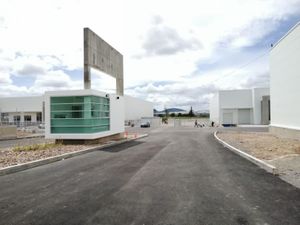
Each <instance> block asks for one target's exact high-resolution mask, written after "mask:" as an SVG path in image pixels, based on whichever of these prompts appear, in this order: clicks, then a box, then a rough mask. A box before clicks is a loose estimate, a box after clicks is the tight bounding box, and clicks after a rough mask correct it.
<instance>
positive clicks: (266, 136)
mask: <svg viewBox="0 0 300 225" xmlns="http://www.w3.org/2000/svg"><path fill="white" fill-rule="evenodd" d="M218 137H219V138H221V139H222V140H224V141H225V142H227V143H228V144H230V145H232V146H234V147H236V148H238V149H240V150H242V151H244V152H246V153H248V154H250V155H253V156H255V157H256V158H259V159H262V160H264V161H265V162H267V163H269V164H271V165H273V166H275V167H276V168H277V169H278V171H279V176H280V178H281V179H283V180H285V181H286V182H288V183H291V184H293V185H294V186H296V187H298V188H300V141H299V140H294V139H289V138H279V137H277V136H275V135H272V134H270V133H267V132H264V133H263V132H241V131H240V132H233V131H230V132H220V133H218Z"/></svg>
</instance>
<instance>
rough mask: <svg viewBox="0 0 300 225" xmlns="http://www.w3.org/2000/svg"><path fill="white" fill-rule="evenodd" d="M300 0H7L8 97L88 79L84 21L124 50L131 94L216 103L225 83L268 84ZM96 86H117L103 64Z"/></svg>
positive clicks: (202, 105) (0, 43)
mask: <svg viewBox="0 0 300 225" xmlns="http://www.w3.org/2000/svg"><path fill="white" fill-rule="evenodd" d="M299 21H300V0H243V1H240V0H226V1H224V0H185V1H180V0H178V1H177V0H151V1H150V0H148V1H146V0H127V1H123V0H109V1H108V0H94V1H93V0H70V1H68V0H26V1H22V0H1V1H0V97H3V96H27V95H39V94H42V93H43V92H44V91H48V90H65V89H82V88H83V75H82V74H83V73H82V71H83V28H84V27H89V28H91V29H92V30H93V31H94V32H96V33H97V34H98V35H99V36H100V37H102V38H103V39H104V40H106V41H107V42H109V43H110V44H111V45H112V46H114V47H115V48H116V49H117V50H119V51H120V52H121V53H122V54H123V56H124V76H125V94H128V95H132V96H135V97H138V98H142V99H145V100H149V101H152V102H154V103H155V106H156V108H158V109H162V108H163V107H165V106H166V107H181V108H189V107H190V106H193V108H194V109H196V110H205V109H208V101H209V99H210V98H211V96H212V95H213V93H215V92H216V91H217V90H218V89H236V88H252V87H267V86H268V85H269V66H268V60H269V50H270V45H271V44H272V43H276V41H278V40H279V39H280V37H282V36H283V35H284V34H285V33H286V32H287V31H288V30H289V29H290V28H291V27H293V26H294V25H295V24H296V23H297V22H299ZM92 86H93V88H95V89H99V90H107V91H113V90H112V89H113V88H114V83H113V80H112V78H110V77H109V76H107V75H103V74H102V73H100V72H98V71H94V70H93V76H92Z"/></svg>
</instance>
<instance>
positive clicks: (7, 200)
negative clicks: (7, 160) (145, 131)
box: [0, 128, 300, 225]
mask: <svg viewBox="0 0 300 225" xmlns="http://www.w3.org/2000/svg"><path fill="white" fill-rule="evenodd" d="M0 224H3V225H12V224H17V225H21V224H26V225H29V224H43V225H45V224H59V225H63V224H68V225H70V224H76V225H77V224H78V225H79V224H80V225H81V224H122V225H126V224H136V225H143V224H145V225H152V224H161V225H171V224H180V225H185V224H186V225H196V224H201V225H202V224H205V225H212V224H216V225H220V224H222V225H223V224H230V225H234V224H240V225H242V224H243V225H246V224H251V225H252V224H261V225H267V224H269V225H273V224H275V225H276V224H279V225H288V224H295V225H296V224H297V225H298V224H300V190H299V189H297V188H295V187H293V186H291V185H290V184H287V183H285V182H284V181H282V180H280V179H279V178H278V177H275V176H273V175H270V174H268V173H266V172H265V171H264V170H262V169H260V168H258V167H257V166H255V165H253V164H252V163H250V162H248V161H246V160H245V159H243V158H241V157H239V156H238V155H235V154H234V153H232V152H230V151H228V150H226V149H225V148H224V147H222V146H221V145H220V144H218V143H216V141H215V140H214V138H213V135H212V131H211V130H210V129H208V128H205V129H197V128H182V129H178V128H176V129H175V128H159V129H154V130H152V131H151V132H150V136H149V137H148V138H145V139H141V140H139V141H134V142H130V143H127V144H123V145H120V146H116V147H113V148H110V149H105V150H99V151H96V152H92V153H89V154H85V155H82V156H78V157H75V158H71V159H67V160H64V161H60V162H56V163H52V164H49V165H45V166H41V167H37V168H33V169H30V170H26V171H23V172H18V173H15V174H10V175H6V176H2V177H0Z"/></svg>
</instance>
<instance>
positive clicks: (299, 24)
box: [270, 21, 300, 51]
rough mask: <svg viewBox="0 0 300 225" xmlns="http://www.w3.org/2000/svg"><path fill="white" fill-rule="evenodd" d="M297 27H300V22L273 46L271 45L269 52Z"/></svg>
mask: <svg viewBox="0 0 300 225" xmlns="http://www.w3.org/2000/svg"><path fill="white" fill-rule="evenodd" d="M298 26H300V21H298V22H297V23H296V24H295V25H294V26H293V27H292V28H291V29H289V31H288V32H286V33H285V35H283V36H282V37H281V38H280V39H279V40H278V41H277V42H276V43H275V44H273V47H272V48H271V50H270V51H272V50H273V49H274V47H276V46H277V45H278V44H279V43H280V42H281V41H282V40H283V39H285V38H286V37H287V36H288V35H289V34H290V33H291V32H292V31H293V30H295V29H296V28H297V27H298Z"/></svg>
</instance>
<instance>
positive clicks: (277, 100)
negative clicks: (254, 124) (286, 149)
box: [270, 23, 300, 138]
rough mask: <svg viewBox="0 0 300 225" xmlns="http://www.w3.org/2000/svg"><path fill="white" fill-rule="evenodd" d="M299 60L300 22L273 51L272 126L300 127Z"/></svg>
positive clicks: (271, 60)
mask: <svg viewBox="0 0 300 225" xmlns="http://www.w3.org/2000/svg"><path fill="white" fill-rule="evenodd" d="M299 59H300V23H298V24H297V25H296V26H295V27H294V28H293V29H292V30H291V31H289V32H288V33H287V34H286V36H284V37H283V38H282V39H281V40H280V41H279V42H278V43H277V44H276V45H275V46H274V47H273V49H272V50H271V52H270V75H271V79H270V94H271V126H273V127H279V128H288V129H295V130H300V116H299V115H300V104H299V96H300V63H299V62H300V61H299ZM285 133H286V132H285ZM299 138H300V136H299Z"/></svg>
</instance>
